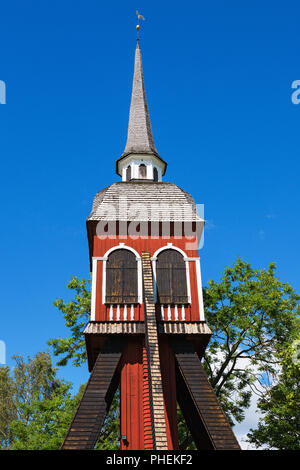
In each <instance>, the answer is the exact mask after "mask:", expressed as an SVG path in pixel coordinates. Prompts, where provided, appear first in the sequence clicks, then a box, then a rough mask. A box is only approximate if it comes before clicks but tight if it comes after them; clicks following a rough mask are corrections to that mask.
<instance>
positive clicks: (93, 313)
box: [91, 258, 98, 321]
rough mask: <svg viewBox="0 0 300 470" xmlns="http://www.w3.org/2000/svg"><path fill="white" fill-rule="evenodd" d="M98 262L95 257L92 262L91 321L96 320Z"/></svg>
mask: <svg viewBox="0 0 300 470" xmlns="http://www.w3.org/2000/svg"><path fill="white" fill-rule="evenodd" d="M97 263H98V260H97V259H95V258H93V262H92V294H91V321H95V320H96V294H97Z"/></svg>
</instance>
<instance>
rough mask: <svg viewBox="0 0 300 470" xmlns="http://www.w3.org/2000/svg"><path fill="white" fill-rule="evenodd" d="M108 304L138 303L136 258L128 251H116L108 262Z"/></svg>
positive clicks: (109, 257) (106, 299)
mask: <svg viewBox="0 0 300 470" xmlns="http://www.w3.org/2000/svg"><path fill="white" fill-rule="evenodd" d="M105 301H106V303H108V304H135V303H137V302H138V275H137V260H136V256H135V255H134V254H133V253H132V252H131V251H128V250H122V249H121V250H115V251H113V252H112V253H111V254H110V255H109V256H108V260H107V262H106V298H105Z"/></svg>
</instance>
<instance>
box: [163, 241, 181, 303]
mask: <svg viewBox="0 0 300 470" xmlns="http://www.w3.org/2000/svg"><path fill="white" fill-rule="evenodd" d="M156 284H157V295H158V302H159V303H160V304H186V303H188V295H187V279H186V266H185V261H184V259H183V256H182V255H181V253H179V252H178V251H176V250H172V249H170V250H164V251H162V252H161V253H160V254H159V255H158V257H157V264H156Z"/></svg>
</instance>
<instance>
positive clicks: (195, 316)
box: [93, 235, 200, 321]
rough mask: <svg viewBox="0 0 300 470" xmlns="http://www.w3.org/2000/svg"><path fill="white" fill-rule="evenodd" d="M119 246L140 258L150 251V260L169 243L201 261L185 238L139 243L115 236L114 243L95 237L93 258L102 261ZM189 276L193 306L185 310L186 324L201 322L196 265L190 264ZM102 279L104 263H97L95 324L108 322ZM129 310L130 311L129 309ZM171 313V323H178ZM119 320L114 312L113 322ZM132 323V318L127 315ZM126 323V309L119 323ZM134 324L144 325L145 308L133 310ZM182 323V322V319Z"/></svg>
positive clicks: (151, 239) (152, 239)
mask: <svg viewBox="0 0 300 470" xmlns="http://www.w3.org/2000/svg"><path fill="white" fill-rule="evenodd" d="M119 243H125V245H126V246H129V247H131V248H133V249H134V250H136V251H137V252H138V253H139V255H140V256H141V254H142V251H149V252H150V254H151V256H153V255H154V253H155V252H156V251H157V250H158V249H159V248H162V247H167V244H168V243H172V244H173V246H175V247H177V248H180V249H181V250H183V251H184V252H185V253H186V255H187V257H189V258H196V257H198V251H197V250H196V249H193V250H191V249H186V248H187V246H188V247H189V245H190V241H189V240H188V239H185V238H175V237H169V238H161V237H160V238H158V239H154V238H146V239H144V238H138V239H136V240H134V239H132V238H124V237H120V236H118V235H116V236H115V237H114V238H113V239H111V238H106V239H99V238H98V237H97V236H96V235H95V236H94V252H93V256H94V257H103V256H104V255H105V253H106V252H107V251H108V250H109V249H110V248H113V247H118V246H119ZM189 274H190V288H191V304H190V305H189V306H187V307H186V309H185V310H186V315H185V321H199V320H200V312H199V299H198V292H197V275H196V262H195V261H189ZM102 276H103V261H102V260H98V261H97V281H96V303H95V310H96V311H95V320H96V321H109V308H108V307H107V306H106V305H104V304H103V303H102ZM128 310H129V308H128ZM171 310H172V321H175V314H174V307H172V308H171ZM157 315H158V319H160V316H159V312H157ZM115 319H116V310H115V309H114V321H116V320H115ZM127 319H128V321H129V316H128V314H127ZM122 320H123V307H121V309H120V321H122ZM134 320H135V321H144V307H143V305H137V306H135V307H134ZM179 321H182V319H181V318H180V316H179Z"/></svg>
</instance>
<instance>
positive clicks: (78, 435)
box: [62, 339, 123, 450]
mask: <svg viewBox="0 0 300 470" xmlns="http://www.w3.org/2000/svg"><path fill="white" fill-rule="evenodd" d="M122 350H123V341H121V340H120V339H116V340H112V339H110V340H109V341H107V342H106V343H105V344H104V346H103V348H102V350H101V351H100V353H99V355H98V357H97V360H96V362H95V365H94V368H93V370H92V373H91V375H90V378H89V381H88V383H87V385H86V388H85V391H84V394H83V396H82V399H81V401H80V403H79V405H78V408H77V411H76V414H75V416H74V418H73V421H72V423H71V425H70V428H69V431H68V433H67V436H66V438H65V440H64V442H63V445H62V449H64V450H66V449H81V450H88V449H93V448H94V446H95V444H96V442H97V439H98V436H99V434H100V431H101V427H102V425H103V422H104V419H105V416H106V414H107V413H108V411H109V408H110V405H111V402H112V399H113V396H114V394H115V391H116V388H117V386H118V383H119V371H118V365H119V361H120V358H121V355H122Z"/></svg>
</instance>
